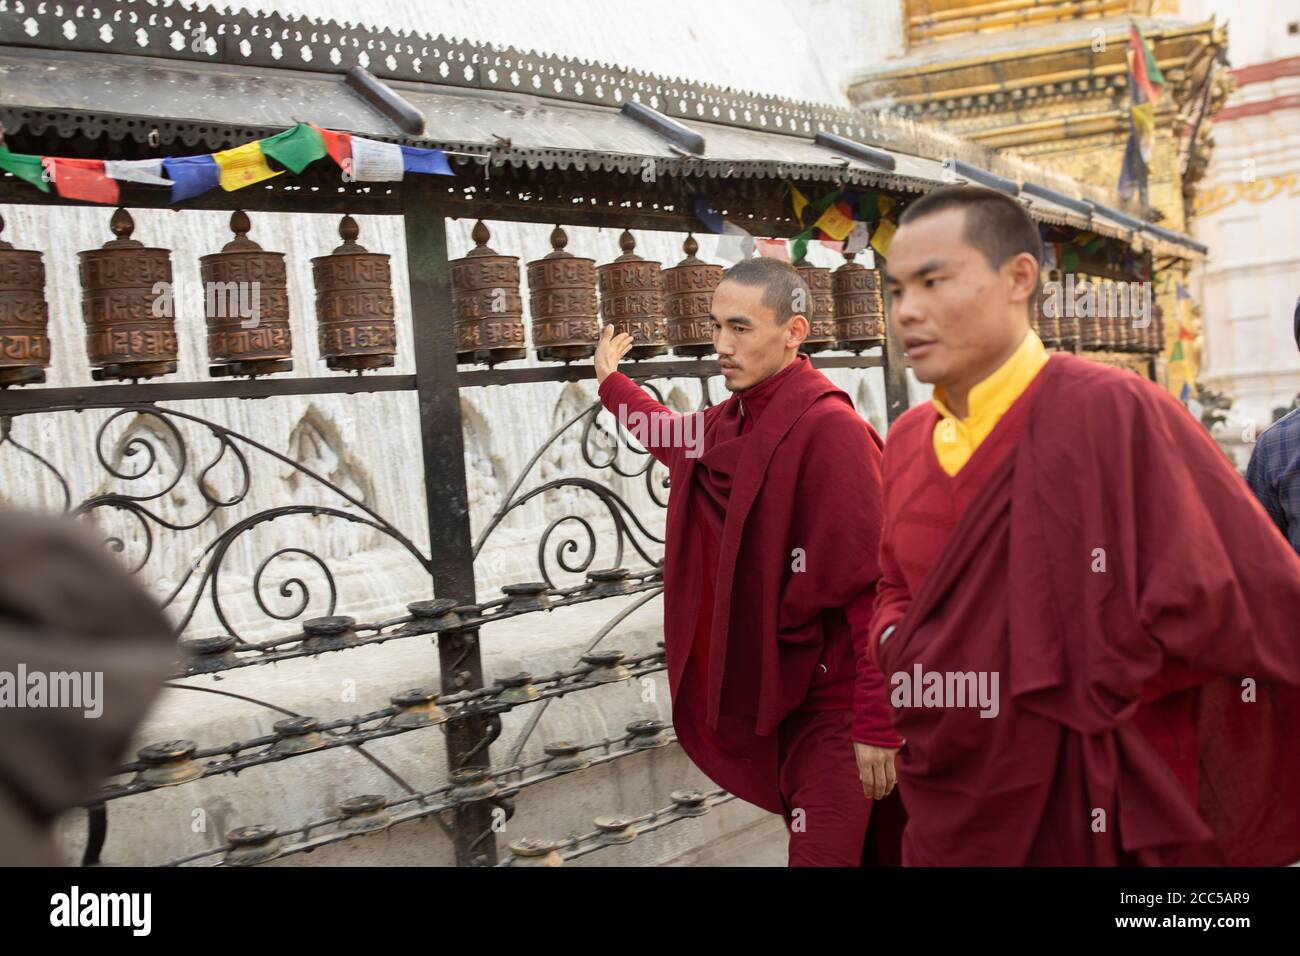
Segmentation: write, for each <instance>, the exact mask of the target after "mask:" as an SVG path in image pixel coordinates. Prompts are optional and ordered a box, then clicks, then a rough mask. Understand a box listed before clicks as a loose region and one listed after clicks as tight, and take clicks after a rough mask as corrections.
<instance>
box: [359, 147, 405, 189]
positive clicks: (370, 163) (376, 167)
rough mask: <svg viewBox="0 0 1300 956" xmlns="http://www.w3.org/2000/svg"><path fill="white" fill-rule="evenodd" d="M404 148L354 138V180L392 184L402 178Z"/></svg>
mask: <svg viewBox="0 0 1300 956" xmlns="http://www.w3.org/2000/svg"><path fill="white" fill-rule="evenodd" d="M402 173H403V166H402V147H400V146H398V145H397V144H396V143H381V142H378V141H377V140H373V139H365V138H363V137H361V136H353V137H352V178H353V179H355V180H356V181H357V182H360V183H391V182H399V181H400V180H401V178H402Z"/></svg>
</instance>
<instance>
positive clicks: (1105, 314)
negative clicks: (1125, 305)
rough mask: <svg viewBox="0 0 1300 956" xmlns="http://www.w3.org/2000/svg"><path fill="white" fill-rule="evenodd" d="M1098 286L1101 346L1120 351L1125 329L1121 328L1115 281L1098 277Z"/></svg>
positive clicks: (1107, 349) (1112, 350) (1105, 348)
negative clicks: (1115, 296)
mask: <svg viewBox="0 0 1300 956" xmlns="http://www.w3.org/2000/svg"><path fill="white" fill-rule="evenodd" d="M1096 287H1097V318H1098V319H1099V320H1100V325H1101V347H1102V348H1103V349H1104V350H1106V351H1110V352H1115V351H1119V349H1120V343H1121V341H1122V336H1123V334H1124V331H1123V329H1121V328H1120V317H1119V311H1118V309H1117V308H1116V305H1117V303H1116V301H1115V298H1114V295H1115V283H1113V282H1110V281H1108V280H1106V279H1098V280H1097V282H1096Z"/></svg>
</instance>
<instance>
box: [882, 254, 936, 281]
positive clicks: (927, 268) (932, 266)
mask: <svg viewBox="0 0 1300 956" xmlns="http://www.w3.org/2000/svg"><path fill="white" fill-rule="evenodd" d="M946 265H947V263H946V262H944V261H943V260H942V259H930V260H928V261H926V262H923V263H921V265H920V267H919V268H916V269H913V270H912V274H911V275H910V276H907V278H909V279H920V278H922V277H923V276H927V275H929V274H930V273H931V272H938V271H939V270H940V269H942V268H943V267H944V266H946ZM885 281H886V282H902V281H903V280H902V279H900V278H899V277H898V276H895V275H890V273H889V269H888V268H886V269H885Z"/></svg>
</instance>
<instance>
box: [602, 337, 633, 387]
mask: <svg viewBox="0 0 1300 956" xmlns="http://www.w3.org/2000/svg"><path fill="white" fill-rule="evenodd" d="M631 347H632V336H630V335H628V334H627V333H626V332H620V333H618V335H615V334H614V326H612V325H607V326H605V328H604V329H603V330H602V331H601V333H600V342H599V343H598V344H597V345H596V359H595V363H596V381H597V382H603V381H605V379H607V378H608V377H609V376H611V375H613V374H614V373H615V372H617V371H618V360H619V359H621V358H622V357H623V356H624V355H626V354H627V352H628V349H630V348H631Z"/></svg>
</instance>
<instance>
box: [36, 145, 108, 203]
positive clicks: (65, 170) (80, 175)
mask: <svg viewBox="0 0 1300 956" xmlns="http://www.w3.org/2000/svg"><path fill="white" fill-rule="evenodd" d="M41 165H42V166H44V167H45V170H46V172H47V173H48V174H49V177H50V181H51V182H53V183H54V189H55V191H57V192H58V194H59V195H60V196H62V197H63V198H65V199H80V200H82V201H84V202H99V203H106V204H107V205H110V206H116V205H118V202H119V199H120V196H121V190H120V189H119V187H118V185H117V180H116V179H110V178H109V177H107V176H105V175H104V161H103V160H102V159H64V158H63V157H61V156H42V157H41Z"/></svg>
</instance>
